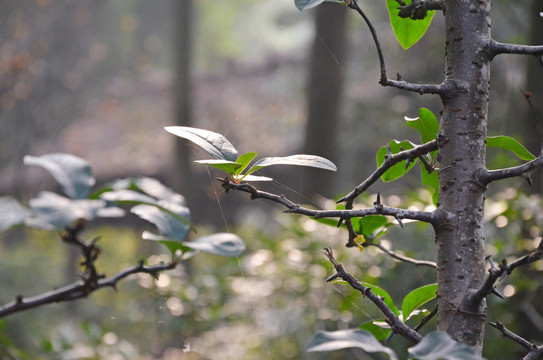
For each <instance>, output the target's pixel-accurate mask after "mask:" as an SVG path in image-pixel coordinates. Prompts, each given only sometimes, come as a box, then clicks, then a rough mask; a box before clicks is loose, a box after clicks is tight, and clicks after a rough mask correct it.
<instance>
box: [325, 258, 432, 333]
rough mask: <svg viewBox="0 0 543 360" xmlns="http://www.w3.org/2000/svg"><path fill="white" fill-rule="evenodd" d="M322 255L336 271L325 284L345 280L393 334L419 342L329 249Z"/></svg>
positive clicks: (382, 301) (379, 298) (411, 330)
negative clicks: (381, 315) (370, 304)
mask: <svg viewBox="0 0 543 360" xmlns="http://www.w3.org/2000/svg"><path fill="white" fill-rule="evenodd" d="M322 253H323V254H324V256H326V257H327V258H328V260H330V262H331V263H332V265H334V269H335V270H336V273H335V274H334V275H332V276H331V277H329V278H328V280H326V281H327V282H330V281H333V280H335V279H337V278H341V279H343V280H345V281H346V282H347V283H348V284H349V285H350V286H351V287H352V288H353V289H355V290H357V291H358V292H360V294H362V296H365V297H367V298H368V299H370V300H371V301H372V302H373V303H374V304H375V305H376V306H377V307H378V308H379V310H381V312H382V313H383V315H385V317H386V322H387V323H388V324H389V325H390V327H391V328H392V331H393V332H394V333H396V334H399V335H401V336H403V337H405V338H406V339H408V340H409V341H412V342H414V343H418V342H420V340H421V339H422V336H421V335H420V334H419V333H418V332H416V331H415V330H413V329H411V328H410V327H409V326H407V325H405V324H404V323H403V322H402V321H401V320H400V319H399V318H398V317H397V316H396V314H394V312H393V311H392V310H391V309H390V308H389V307H388V306H387V304H385V302H384V300H383V299H382V298H381V297H379V296H377V295H375V294H374V293H373V292H372V291H371V288H370V287H366V286H364V285H362V284H361V283H360V282H359V281H358V280H356V279H355V278H354V276H352V275H351V274H349V273H348V272H347V271H346V270H345V269H344V268H343V265H341V264H339V263H338V262H337V261H336V259H335V258H334V254H333V252H332V249H331V248H325V249H324V250H322Z"/></svg>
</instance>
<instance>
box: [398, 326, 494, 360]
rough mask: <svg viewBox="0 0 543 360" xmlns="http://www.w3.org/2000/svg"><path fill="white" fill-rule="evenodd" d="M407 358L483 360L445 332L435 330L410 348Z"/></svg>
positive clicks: (421, 359) (418, 359)
mask: <svg viewBox="0 0 543 360" xmlns="http://www.w3.org/2000/svg"><path fill="white" fill-rule="evenodd" d="M408 351H409V359H417V360H439V359H443V360H484V358H483V357H481V356H479V355H476V354H475V352H474V351H473V349H472V348H470V347H469V346H467V345H463V344H461V343H459V342H456V341H454V340H453V339H451V337H450V336H449V335H447V333H444V332H440V331H435V332H432V333H430V334H428V335H426V336H425V337H424V338H423V339H422V340H421V342H419V343H418V344H417V345H416V346H414V347H412V348H410V349H409V350H408Z"/></svg>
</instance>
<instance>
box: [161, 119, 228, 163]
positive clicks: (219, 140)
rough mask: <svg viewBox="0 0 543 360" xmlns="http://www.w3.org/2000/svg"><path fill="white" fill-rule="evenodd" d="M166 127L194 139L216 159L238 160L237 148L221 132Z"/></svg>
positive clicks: (186, 137)
mask: <svg viewBox="0 0 543 360" xmlns="http://www.w3.org/2000/svg"><path fill="white" fill-rule="evenodd" d="M164 129H165V130H166V131H167V132H169V133H171V134H174V135H176V136H179V137H182V138H183V139H187V140H189V141H192V142H193V143H195V144H196V145H198V146H200V147H201V148H202V149H204V150H205V151H207V152H208V153H209V154H210V155H211V156H213V157H214V158H215V159H220V160H229V161H236V159H237V158H238V152H237V150H236V149H235V148H234V146H233V145H232V144H231V143H230V141H228V139H226V138H225V137H224V136H222V135H221V134H217V133H215V132H213V131H209V130H204V129H197V128H193V127H188V126H167V127H165V128H164Z"/></svg>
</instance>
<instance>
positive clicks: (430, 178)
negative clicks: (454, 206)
mask: <svg viewBox="0 0 543 360" xmlns="http://www.w3.org/2000/svg"><path fill="white" fill-rule="evenodd" d="M420 175H421V180H422V184H423V185H426V188H427V189H428V190H430V192H431V193H432V202H433V203H434V205H436V206H437V202H438V201H439V173H438V171H437V170H434V171H432V172H431V173H429V172H428V171H426V169H425V168H424V166H423V165H422V164H420Z"/></svg>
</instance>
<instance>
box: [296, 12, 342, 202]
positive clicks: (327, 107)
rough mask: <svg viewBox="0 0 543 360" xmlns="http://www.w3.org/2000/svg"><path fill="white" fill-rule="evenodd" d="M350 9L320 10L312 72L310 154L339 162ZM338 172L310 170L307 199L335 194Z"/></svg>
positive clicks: (307, 145)
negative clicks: (346, 19) (338, 143)
mask: <svg viewBox="0 0 543 360" xmlns="http://www.w3.org/2000/svg"><path fill="white" fill-rule="evenodd" d="M345 13H346V8H345V7H342V6H336V4H323V5H321V6H319V7H318V8H317V9H316V17H315V27H316V34H315V40H314V43H313V49H312V54H311V64H310V71H309V86H308V90H309V97H308V113H307V114H308V115H307V123H306V129H305V144H304V146H303V152H304V153H306V154H313V155H320V156H324V157H326V158H328V159H330V160H332V161H334V162H337V156H338V146H337V142H338V139H337V134H338V129H339V120H340V111H339V110H340V100H341V98H342V94H343V91H342V90H343V71H342V65H341V64H342V63H343V59H344V56H345V50H346V45H347V33H346V30H345V29H346V24H345ZM334 176H335V174H334V173H329V172H326V171H322V170H318V169H311V168H306V169H304V179H303V184H302V192H303V193H304V194H305V195H307V196H312V195H314V194H321V195H324V196H327V197H332V196H333V195H334V191H335V188H334Z"/></svg>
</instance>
